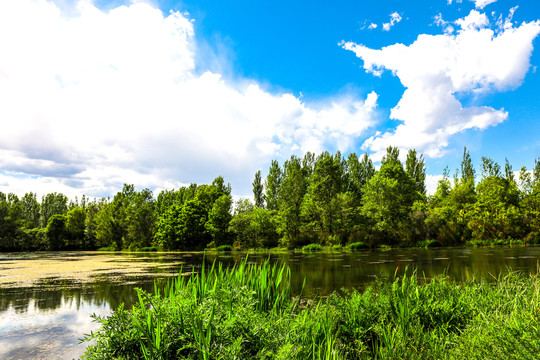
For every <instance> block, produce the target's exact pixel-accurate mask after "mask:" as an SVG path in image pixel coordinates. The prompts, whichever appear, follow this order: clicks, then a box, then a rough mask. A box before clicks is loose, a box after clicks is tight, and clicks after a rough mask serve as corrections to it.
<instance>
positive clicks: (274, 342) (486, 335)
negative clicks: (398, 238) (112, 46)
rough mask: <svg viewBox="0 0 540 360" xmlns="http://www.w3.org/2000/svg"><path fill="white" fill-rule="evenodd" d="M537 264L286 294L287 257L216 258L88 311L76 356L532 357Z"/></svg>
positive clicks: (539, 334) (538, 304)
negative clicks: (126, 303)
mask: <svg viewBox="0 0 540 360" xmlns="http://www.w3.org/2000/svg"><path fill="white" fill-rule="evenodd" d="M538 280H539V279H538V273H537V274H536V275H534V276H523V275H519V274H517V273H514V272H511V273H509V274H508V275H506V276H503V277H500V278H498V279H497V281H496V282H495V283H488V282H485V281H473V282H466V283H460V284H458V283H456V282H454V281H451V280H449V279H448V278H446V277H444V276H437V277H435V278H434V279H432V280H431V281H429V282H422V283H419V281H418V274H417V273H413V274H412V276H407V275H403V276H400V277H396V278H395V279H394V280H392V281H379V282H376V283H375V284H373V285H372V286H370V287H368V288H367V289H366V290H365V291H362V292H359V291H355V290H352V291H347V292H345V293H342V294H337V293H334V294H332V295H331V296H329V297H327V298H320V299H311V300H307V301H306V299H304V298H303V297H302V295H299V296H292V292H291V286H290V284H291V282H290V269H289V268H288V267H287V266H285V265H278V264H273V265H272V264H270V262H269V261H265V262H263V263H262V264H259V265H257V264H249V263H248V262H247V259H246V261H244V262H241V263H240V264H238V265H237V266H234V267H232V268H227V269H225V268H223V267H222V266H221V265H218V264H215V263H214V265H213V266H212V267H211V268H210V269H209V270H208V271H205V270H204V267H203V270H202V271H201V272H200V273H198V274H194V275H193V276H191V277H190V278H189V279H185V278H183V277H178V278H177V279H175V280H174V281H171V282H170V283H169V284H168V285H167V286H166V287H165V289H164V291H159V289H157V288H156V289H155V291H154V294H149V293H147V292H144V291H142V290H139V291H138V296H139V303H138V304H136V305H135V306H134V307H133V309H132V310H130V311H128V310H126V309H124V308H123V307H120V308H119V309H118V310H117V311H115V312H114V314H113V315H111V316H109V317H96V320H97V321H99V323H100V324H101V328H100V329H99V330H98V331H96V332H94V333H93V334H91V335H89V336H88V337H87V340H94V341H95V343H94V344H93V345H90V346H89V347H88V349H87V351H86V353H85V355H84V356H83V358H85V359H102V358H113V357H114V358H126V359H129V358H133V359H139V358H145V359H176V358H192V359H218V358H224V359H253V358H259V359H364V358H365V359H368V358H401V359H413V358H418V359H433V358H436V359H463V358H467V359H483V358H515V359H533V358H535V357H536V356H537V354H538V353H539V352H540V317H539V315H540V288H539V283H538Z"/></svg>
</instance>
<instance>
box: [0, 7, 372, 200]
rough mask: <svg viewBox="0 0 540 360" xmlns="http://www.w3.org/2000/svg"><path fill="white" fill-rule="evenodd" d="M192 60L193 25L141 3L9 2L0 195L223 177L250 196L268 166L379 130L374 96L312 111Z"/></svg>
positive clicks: (3, 39)
mask: <svg viewBox="0 0 540 360" xmlns="http://www.w3.org/2000/svg"><path fill="white" fill-rule="evenodd" d="M198 51H200V50H199V49H198V48H197V43H196V42H195V37H194V29H193V23H192V21H190V19H189V18H188V17H187V15H185V14H181V13H179V12H172V13H170V14H168V15H167V16H164V15H163V13H162V12H161V11H160V10H157V9H155V8H154V7H152V6H151V5H149V4H146V3H144V2H137V3H133V4H131V5H129V6H119V7H115V8H112V9H110V10H107V11H103V10H100V9H98V8H96V7H95V6H94V5H93V4H92V2H90V1H83V0H81V1H79V2H77V3H75V4H70V8H69V9H65V8H63V7H59V6H57V5H56V4H55V3H53V2H50V1H46V0H12V1H1V2H0V53H1V54H2V56H0V99H2V106H1V107H0V119H2V131H1V132H0V154H1V156H0V184H2V185H0V191H3V192H8V191H14V192H16V193H19V194H22V193H24V192H27V191H37V192H40V193H45V192H50V191H62V192H65V193H66V194H74V193H79V194H81V193H86V194H87V195H94V196H95V195H98V196H99V195H106V194H111V193H114V192H115V191H117V190H119V188H120V187H121V185H122V183H124V182H127V183H135V184H136V185H137V186H146V187H149V188H151V189H152V188H172V187H178V186H179V185H181V184H184V183H190V182H208V181H211V180H212V179H213V177H215V176H217V175H220V174H221V175H223V176H224V177H225V179H226V180H227V181H231V182H232V185H233V191H234V190H235V189H236V190H237V191H240V192H248V191H249V190H250V183H251V179H249V175H247V174H250V173H254V171H255V169H258V168H261V167H262V166H266V165H267V162H268V160H269V158H276V157H279V156H280V155H284V156H288V155H289V154H290V152H291V151H292V150H293V149H302V150H303V151H307V150H310V151H320V150H321V149H323V147H326V146H330V147H337V148H340V149H342V150H347V147H349V146H350V145H351V144H352V143H353V141H354V139H356V138H357V137H358V136H359V135H360V134H362V133H363V132H364V131H365V129H366V128H367V127H368V126H370V125H371V124H372V121H371V118H372V117H373V112H374V109H375V108H376V100H377V94H375V93H372V94H369V95H368V96H367V99H366V100H361V99H358V98H356V97H354V96H350V97H346V96H342V97H339V98H338V97H336V98H333V99H327V100H326V101H324V103H320V104H314V105H308V104H306V103H304V102H302V101H301V100H300V99H299V98H298V97H295V96H293V95H291V94H287V93H277V94H276V93H270V92H268V91H266V90H264V89H263V88H261V86H260V85H258V84H257V83H256V82H254V81H251V80H249V79H233V80H229V81H225V80H224V79H223V78H222V76H221V75H220V74H218V73H213V72H204V73H199V72H198V71H197V70H196V69H197V66H196V65H197V64H196V63H195V59H196V57H195V54H196V53H197V52H198ZM202 55H204V54H202ZM6 184H8V185H7V186H6Z"/></svg>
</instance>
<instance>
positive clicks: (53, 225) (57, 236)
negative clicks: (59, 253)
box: [46, 214, 68, 250]
mask: <svg viewBox="0 0 540 360" xmlns="http://www.w3.org/2000/svg"><path fill="white" fill-rule="evenodd" d="M66 222H67V221H66V216H65V215H60V214H56V215H53V216H51V217H50V218H49V221H48V222H47V228H46V233H47V241H48V246H49V250H63V249H64V248H65V246H66V239H67V236H68V233H67V227H66Z"/></svg>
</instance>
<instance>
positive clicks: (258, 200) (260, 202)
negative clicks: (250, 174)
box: [252, 170, 264, 207]
mask: <svg viewBox="0 0 540 360" xmlns="http://www.w3.org/2000/svg"><path fill="white" fill-rule="evenodd" d="M252 185H253V198H254V199H255V206H256V207H264V186H263V184H262V178H261V171H260V170H258V171H257V172H256V173H255V179H254V180H253V184H252Z"/></svg>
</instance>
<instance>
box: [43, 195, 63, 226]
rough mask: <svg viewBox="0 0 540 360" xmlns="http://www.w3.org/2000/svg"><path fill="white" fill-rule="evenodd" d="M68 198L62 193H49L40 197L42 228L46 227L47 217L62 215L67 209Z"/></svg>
mask: <svg viewBox="0 0 540 360" xmlns="http://www.w3.org/2000/svg"><path fill="white" fill-rule="evenodd" d="M67 202H68V198H67V196H65V195H64V194H58V193H50V194H47V195H45V196H43V197H42V199H41V217H40V223H41V227H42V228H46V227H47V225H48V223H49V218H50V217H51V216H53V215H64V214H66V213H67V211H68V206H67Z"/></svg>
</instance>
